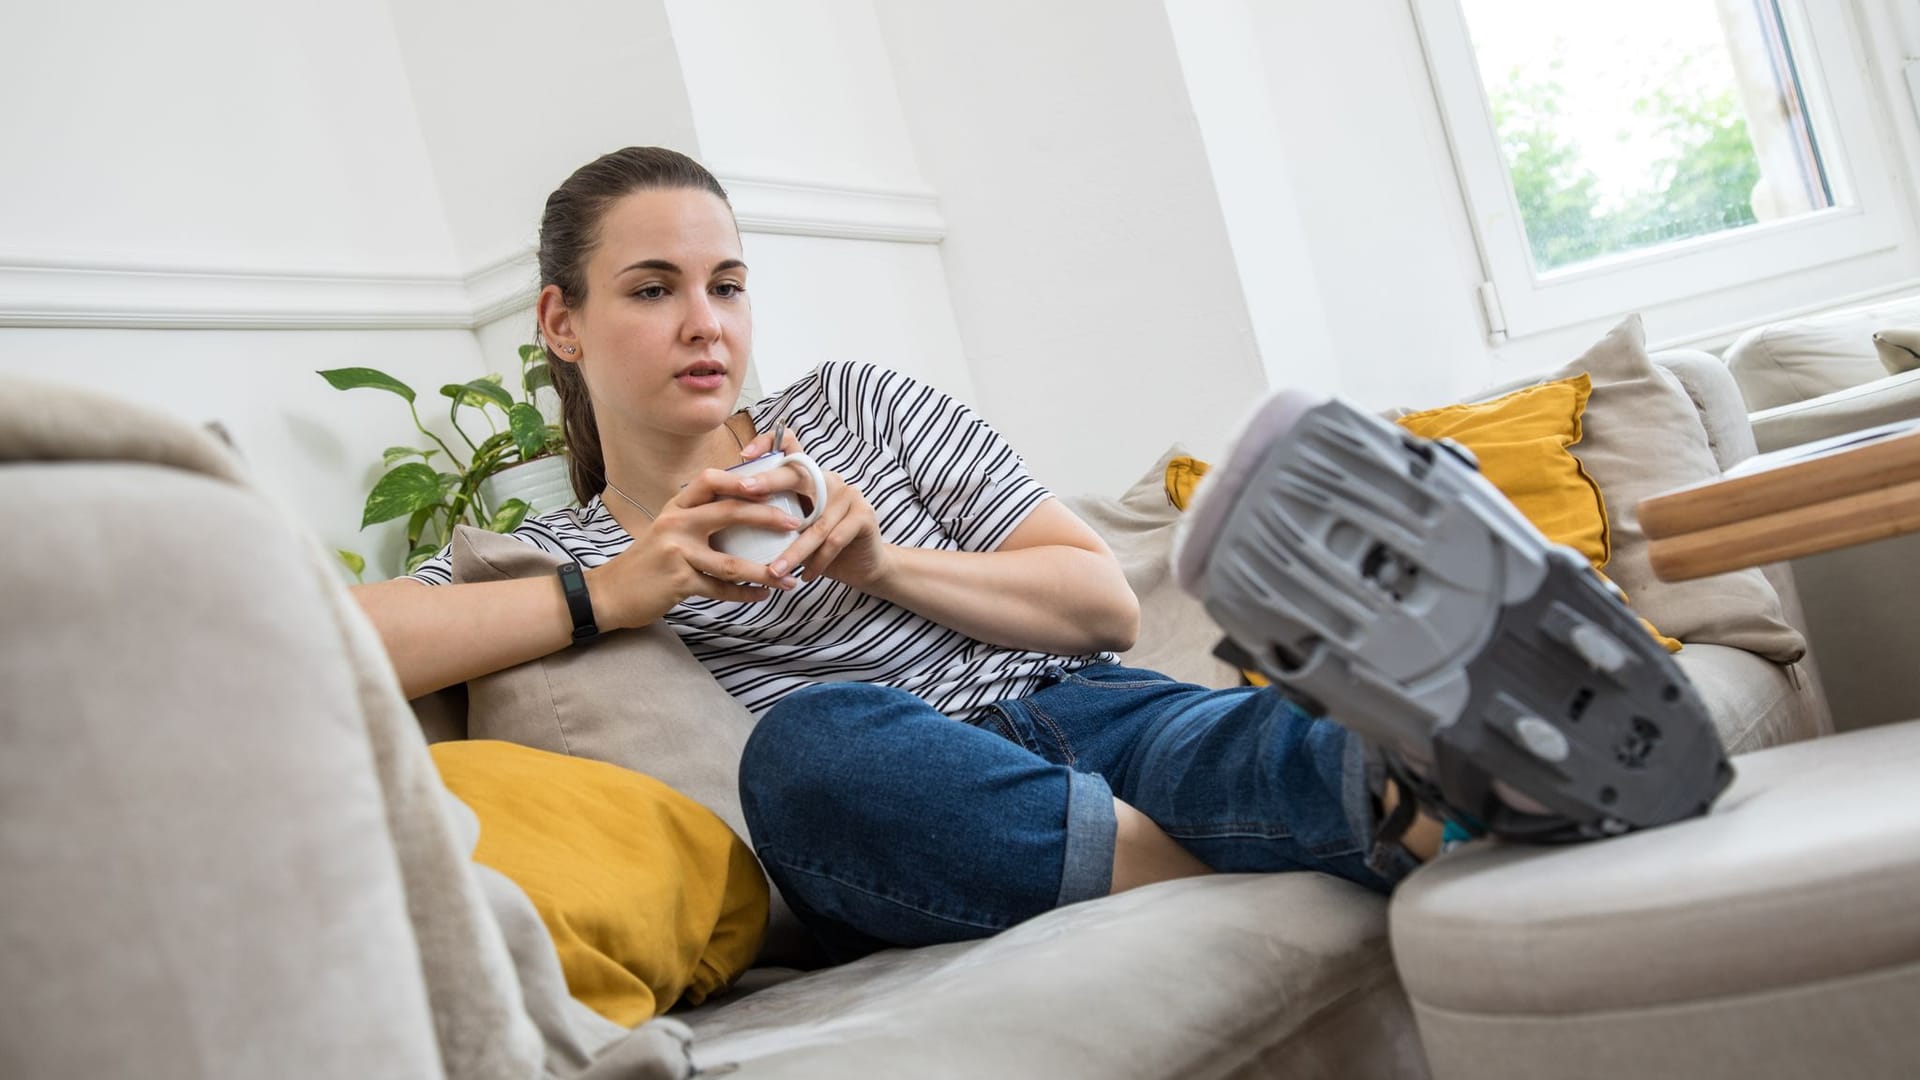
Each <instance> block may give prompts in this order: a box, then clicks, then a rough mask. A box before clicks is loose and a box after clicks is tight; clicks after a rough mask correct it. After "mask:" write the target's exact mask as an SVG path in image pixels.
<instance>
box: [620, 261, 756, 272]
mask: <svg viewBox="0 0 1920 1080" xmlns="http://www.w3.org/2000/svg"><path fill="white" fill-rule="evenodd" d="M746 268H747V264H746V263H744V262H742V261H740V260H739V259H723V260H721V261H720V262H718V263H715V264H714V267H713V272H714V273H716V274H718V273H721V272H722V271H726V270H736V269H737V270H745V269H746ZM628 270H658V271H660V272H661V273H663V274H678V273H681V272H682V271H681V269H680V267H679V266H677V265H675V264H673V263H670V262H668V261H667V260H665V259H641V260H640V261H639V262H637V263H634V264H632V265H630V266H626V267H623V268H621V270H620V273H622V274H624V273H626V272H627V271H628Z"/></svg>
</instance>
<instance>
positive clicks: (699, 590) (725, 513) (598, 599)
mask: <svg viewBox="0 0 1920 1080" xmlns="http://www.w3.org/2000/svg"><path fill="white" fill-rule="evenodd" d="M768 479H769V477H765V476H747V477H742V476H738V475H735V474H734V473H730V472H727V471H726V470H724V469H708V470H706V471H705V472H703V473H701V474H700V475H699V476H696V477H694V479H693V480H692V481H691V482H690V483H688V484H687V486H686V487H684V488H681V489H680V492H679V494H677V495H675V496H674V497H673V498H672V499H670V500H669V501H668V502H667V503H666V505H664V506H662V507H661V508H660V513H659V514H658V515H657V516H656V517H655V518H654V519H653V523H652V525H651V526H650V527H649V528H647V529H646V530H645V531H644V532H642V533H640V534H639V535H637V536H635V537H634V539H633V543H632V544H631V545H630V546H629V547H628V548H627V549H626V550H625V551H623V552H621V553H620V554H618V555H616V556H614V557H613V558H611V559H609V560H607V562H606V563H604V564H602V565H600V566H597V567H594V568H593V569H591V570H588V571H587V572H586V579H587V592H588V594H589V595H590V596H591V597H592V598H593V610H594V619H595V621H596V622H598V623H599V624H600V628H601V629H602V630H613V629H621V628H624V627H633V626H645V625H647V624H648V623H651V622H653V621H655V620H656V619H659V618H660V617H662V616H664V615H665V614H666V613H667V612H668V611H671V610H672V609H673V608H674V607H675V606H677V605H678V604H680V602H681V601H683V600H687V599H689V598H691V597H695V596H706V597H711V598H713V599H715V600H730V601H735V602H739V603H752V602H755V601H760V600H766V599H769V598H771V597H772V596H773V590H775V589H791V588H794V587H795V586H796V585H798V584H799V581H798V579H796V578H793V577H788V576H786V575H785V574H784V573H783V572H775V571H774V570H772V569H770V568H769V567H765V566H761V565H760V564H758V563H755V562H750V561H748V560H746V559H741V558H736V557H735V556H732V555H728V554H726V553H724V552H720V551H715V550H714V549H713V534H714V533H717V532H719V531H720V530H722V529H725V528H728V527H729V526H733V525H751V526H755V527H758V528H762V529H773V530H778V531H782V532H784V531H788V530H792V529H796V528H798V527H799V525H800V522H799V521H798V520H796V519H795V518H793V517H791V516H789V515H788V514H787V513H786V511H784V510H781V509H780V508H779V507H777V506H769V505H767V504H766V503H763V502H760V501H759V500H760V499H762V498H764V497H765V496H766V494H767V492H768V490H769V486H768V483H767V481H768ZM869 513H871V512H869ZM789 565H791V564H789Z"/></svg>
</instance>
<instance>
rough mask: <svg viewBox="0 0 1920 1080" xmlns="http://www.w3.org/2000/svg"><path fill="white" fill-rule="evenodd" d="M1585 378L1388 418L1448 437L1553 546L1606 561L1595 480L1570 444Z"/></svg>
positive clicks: (1583, 405) (1585, 392) (1589, 383)
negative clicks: (1476, 461)
mask: <svg viewBox="0 0 1920 1080" xmlns="http://www.w3.org/2000/svg"><path fill="white" fill-rule="evenodd" d="M1592 393H1593V380H1592V379H1591V378H1590V377H1588V376H1587V374H1586V373H1585V372H1582V373H1581V374H1579V375H1575V376H1574V377H1572V378H1570V379H1560V380H1557V381H1555V382H1549V383H1541V384H1540V385H1538V386H1528V387H1523V388H1522V389H1519V390H1515V391H1514V392H1513V393H1511V394H1503V395H1501V396H1500V397H1497V398H1494V399H1493V400H1492V401H1481V402H1476V403H1473V404H1470V405H1447V406H1443V407H1441V408H1438V409H1428V410H1426V411H1425V412H1416V413H1408V414H1406V415H1405V416H1402V417H1400V418H1399V419H1398V420H1396V421H1395V423H1397V424H1399V425H1400V426H1401V427H1403V428H1406V429H1407V430H1408V431H1411V432H1413V433H1414V434H1415V435H1419V436H1421V437H1423V438H1428V439H1452V440H1453V441H1455V442H1457V443H1459V444H1460V445H1462V446H1464V447H1466V448H1467V449H1469V450H1471V451H1473V456H1474V457H1477V458H1479V459H1480V473H1481V475H1483V476H1485V477H1486V478H1487V479H1488V480H1489V481H1491V482H1492V484H1493V486H1494V487H1497V488H1499V489H1500V491H1501V493H1502V494H1504V495H1506V497H1507V498H1508V499H1510V500H1512V502H1513V505H1514V506H1515V507H1516V508H1518V509H1519V511H1520V513H1521V514H1522V515H1523V516H1524V517H1525V518H1526V519H1527V520H1528V521H1531V522H1533V524H1534V527H1535V528H1537V529H1539V530H1540V531H1541V532H1542V533H1544V534H1545V535H1546V538H1547V539H1548V540H1551V541H1553V542H1554V543H1556V544H1566V545H1568V546H1569V547H1572V548H1573V549H1575V550H1576V551H1578V552H1580V554H1582V555H1585V556H1586V557H1587V561H1588V562H1590V563H1592V564H1593V568H1594V569H1595V570H1598V569H1600V568H1601V567H1603V566H1605V565H1607V559H1608V558H1609V557H1610V556H1611V555H1612V552H1613V548H1612V537H1611V536H1610V535H1609V534H1608V532H1607V507H1606V503H1604V502H1603V501H1601V497H1600V485H1598V484H1596V483H1594V482H1593V477H1591V476H1588V475H1587V470H1586V469H1584V468H1582V467H1581V466H1580V459H1579V458H1577V457H1574V456H1573V451H1572V449H1571V447H1572V446H1573V444H1574V443H1577V442H1579V441H1580V417H1581V414H1582V413H1584V412H1586V409H1587V398H1588V397H1589V396H1591V395H1592Z"/></svg>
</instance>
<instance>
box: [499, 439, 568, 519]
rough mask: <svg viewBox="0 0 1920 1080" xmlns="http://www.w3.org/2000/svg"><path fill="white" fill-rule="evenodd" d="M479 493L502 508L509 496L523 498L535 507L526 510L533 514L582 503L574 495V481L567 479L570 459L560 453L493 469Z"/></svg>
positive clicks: (510, 497) (532, 515)
mask: <svg viewBox="0 0 1920 1080" xmlns="http://www.w3.org/2000/svg"><path fill="white" fill-rule="evenodd" d="M480 497H481V498H482V499H485V500H486V503H487V507H488V508H489V509H492V510H498V509H500V506H501V504H502V503H504V502H506V501H507V500H508V499H520V500H522V501H524V502H525V503H526V504H527V505H528V506H531V507H533V509H531V510H529V511H527V516H528V517H530V518H532V517H538V516H540V515H541V514H545V513H548V512H550V511H553V510H559V509H561V508H563V507H568V506H578V505H580V503H579V500H577V499H575V498H574V497H573V484H572V482H571V481H569V480H568V479H567V459H566V457H565V456H563V455H560V454H551V455H548V456H547V457H543V458H535V459H534V460H532V461H525V462H521V463H520V464H518V465H513V466H509V467H508V468H505V469H502V470H500V471H499V472H497V473H494V474H493V475H492V476H489V477H487V478H486V479H485V480H482V481H480Z"/></svg>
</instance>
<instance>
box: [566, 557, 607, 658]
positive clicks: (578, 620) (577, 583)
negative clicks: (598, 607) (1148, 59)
mask: <svg viewBox="0 0 1920 1080" xmlns="http://www.w3.org/2000/svg"><path fill="white" fill-rule="evenodd" d="M560 590H561V591H562V592H564V593H566V594H567V613H568V614H570V615H572V616H573V640H574V642H575V643H576V644H577V643H579V642H582V641H592V640H593V639H594V638H596V637H598V636H600V627H599V626H598V625H596V624H595V623H594V621H593V600H592V599H590V598H589V597H588V596H587V577H586V575H585V574H583V573H581V572H580V564H579V563H574V562H568V563H561V564H560Z"/></svg>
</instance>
